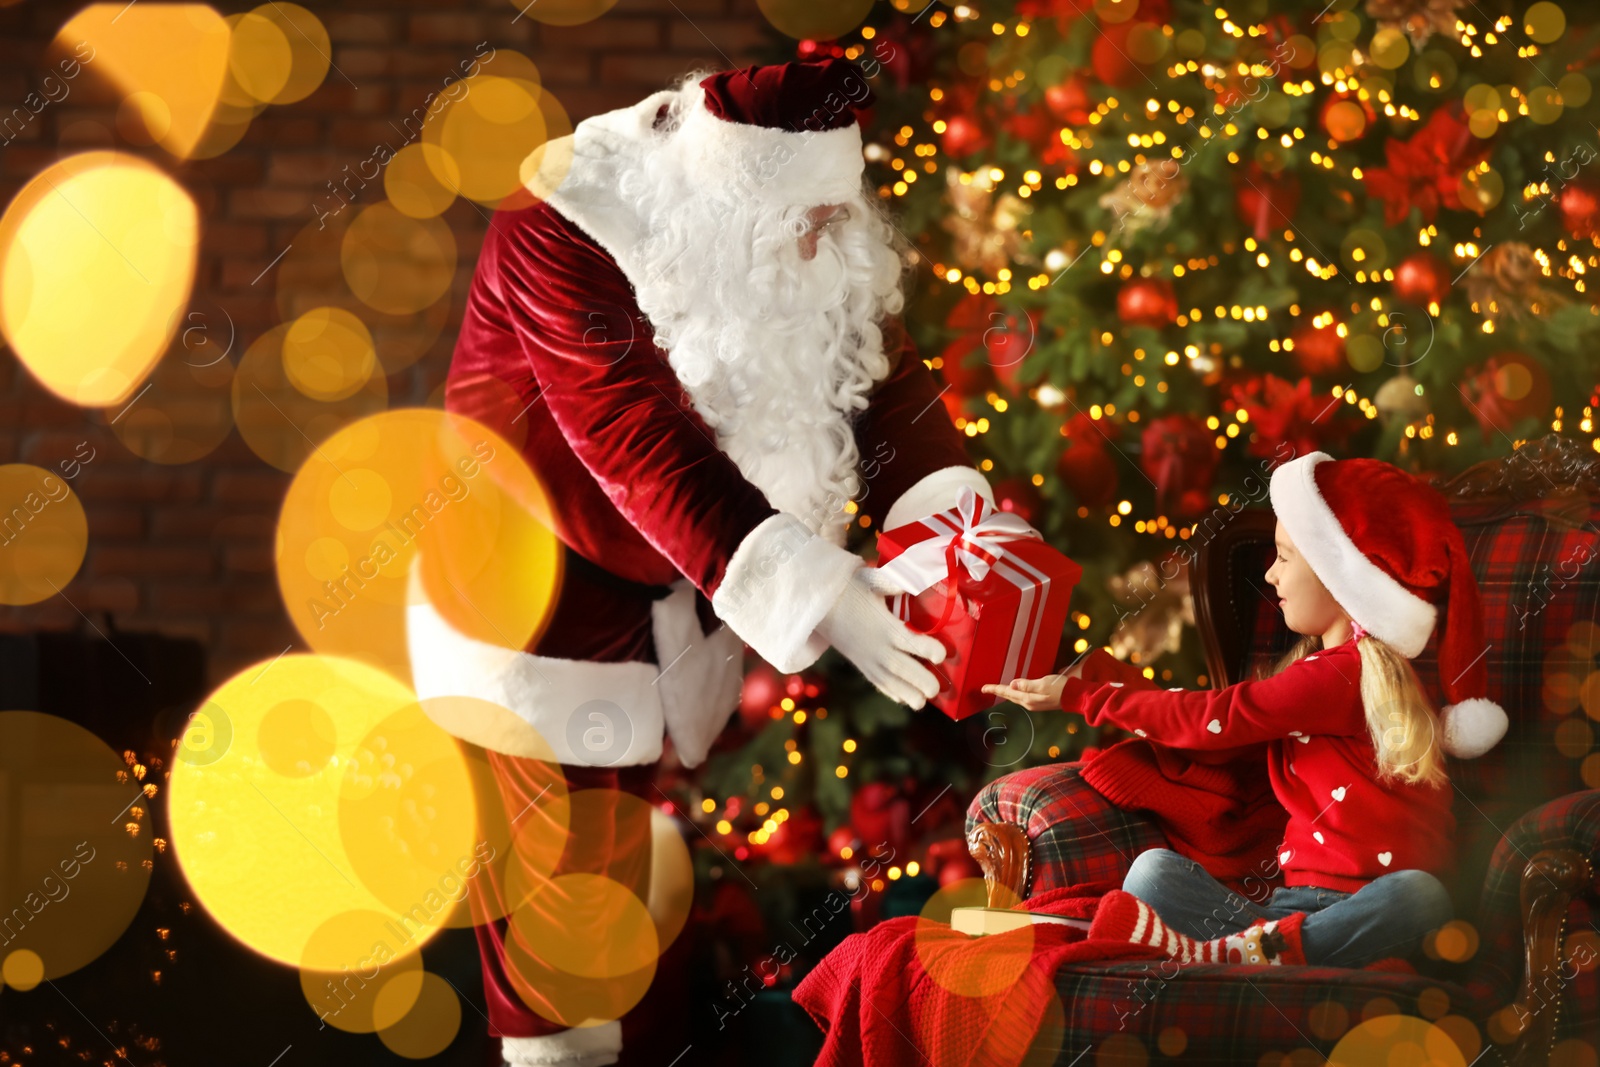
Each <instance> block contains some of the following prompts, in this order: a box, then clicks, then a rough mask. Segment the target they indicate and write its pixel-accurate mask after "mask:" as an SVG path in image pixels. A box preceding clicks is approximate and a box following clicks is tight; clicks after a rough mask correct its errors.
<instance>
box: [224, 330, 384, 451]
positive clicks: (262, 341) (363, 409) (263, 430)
mask: <svg viewBox="0 0 1600 1067" xmlns="http://www.w3.org/2000/svg"><path fill="white" fill-rule="evenodd" d="M289 329H290V324H280V325H278V326H274V327H273V328H272V329H270V330H268V331H267V332H266V333H264V334H262V335H261V336H260V337H259V338H257V339H256V341H255V343H254V344H252V345H251V346H250V347H249V348H248V349H247V350H246V351H245V354H244V358H243V359H241V360H240V361H239V366H238V367H237V368H236V369H235V370H234V374H233V387H232V393H231V396H232V401H233V417H234V421H235V423H237V424H238V427H239V436H241V437H243V438H244V442H245V444H247V445H249V446H250V450H251V451H252V452H254V453H255V454H256V455H257V456H260V457H261V458H262V459H263V460H265V461H266V462H268V463H270V464H272V466H274V467H277V468H278V469H279V470H281V471H289V472H292V471H294V470H296V469H297V468H299V466H300V465H301V464H302V463H303V462H305V459H306V457H307V456H310V455H312V454H313V453H315V452H316V450H317V447H318V446H319V445H320V444H321V443H322V442H323V441H325V440H326V439H327V438H329V437H331V436H332V435H333V434H334V433H336V432H338V430H339V429H340V428H341V427H343V426H345V425H346V424H348V423H350V422H354V421H355V420H357V419H361V418H364V417H366V416H368V415H372V414H375V413H376V412H379V411H382V410H383V409H384V408H385V407H386V406H387V405H388V401H389V387H388V384H389V383H388V380H387V379H386V378H385V377H384V376H383V375H382V374H373V375H371V376H369V377H368V378H367V380H366V381H365V382H364V383H362V385H361V388H359V389H357V390H356V391H355V392H354V393H351V394H350V395H349V396H347V397H344V398H343V399H341V400H332V401H322V400H316V399H313V398H312V397H309V396H306V395H305V394H304V393H302V392H301V391H300V390H299V389H296V388H295V387H294V385H293V384H291V383H290V381H289V378H288V374H287V373H286V371H285V368H284V358H283V347H284V341H285V339H286V338H287V336H288V333H289Z"/></svg>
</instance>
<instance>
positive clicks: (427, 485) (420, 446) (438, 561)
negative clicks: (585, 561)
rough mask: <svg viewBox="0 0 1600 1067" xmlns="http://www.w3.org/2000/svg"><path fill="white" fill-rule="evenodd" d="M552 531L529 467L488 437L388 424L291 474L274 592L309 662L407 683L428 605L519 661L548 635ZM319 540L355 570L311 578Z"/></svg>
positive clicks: (446, 420) (407, 416)
mask: <svg viewBox="0 0 1600 1067" xmlns="http://www.w3.org/2000/svg"><path fill="white" fill-rule="evenodd" d="M552 522H553V519H552V516H551V510H550V503H549V501H548V498H547V497H546V495H545V491H544V489H543V488H542V487H541V486H540V485H539V483H538V481H537V480H536V478H535V477H534V475H533V472H532V471H531V470H529V468H528V465H527V463H526V461H525V460H524V459H523V458H522V456H521V455H520V454H519V453H518V452H517V451H516V450H515V449H514V448H512V447H511V446H510V445H509V444H507V443H506V442H505V441H504V440H502V439H501V438H499V437H498V436H496V435H495V434H494V433H493V432H491V431H490V430H488V429H486V428H485V427H483V426H481V425H480V424H478V423H476V422H474V421H472V420H471V419H468V418H465V417H463V416H459V415H452V414H448V413H446V412H442V411H438V410H433V409H426V408H407V409H400V410H396V411H392V412H387V413H384V414H382V415H377V416H374V417H372V418H369V419H364V420H361V421H360V422H356V423H354V424H352V425H351V426H348V427H346V428H344V429H342V430H340V431H339V432H338V433H337V434H334V435H332V436H330V437H328V438H327V439H325V440H322V441H321V442H320V443H319V444H318V447H317V449H316V450H315V452H313V453H311V454H309V455H308V456H307V458H306V460H305V462H304V464H303V465H302V466H301V468H300V470H299V471H298V472H297V473H296V475H295V478H294V481H293V482H292V483H291V484H290V486H289V491H288V493H287V494H286V496H285V498H284V502H283V510H282V512H281V514H280V516H279V520H278V539H277V548H276V557H277V568H278V587H279V589H280V590H281V591H282V593H283V601H284V605H285V607H286V608H287V610H288V613H289V617H290V619H291V620H292V621H293V622H294V624H295V626H296V628H297V629H298V630H299V631H300V633H301V635H302V636H304V638H305V639H306V641H307V642H308V643H309V644H310V645H311V647H312V648H314V649H317V650H318V651H322V652H329V653H336V654H339V655H345V656H352V657H355V658H358V659H362V660H365V661H367V662H369V663H374V664H377V665H379V666H381V667H383V668H384V669H385V670H388V671H389V672H390V673H392V674H393V675H394V676H395V677H397V678H409V677H410V659H409V655H408V652H407V642H406V613H407V612H406V609H407V605H408V604H409V603H420V602H421V598H424V597H425V598H426V600H427V601H428V602H429V603H431V604H432V605H433V608H434V610H435V611H436V612H438V614H439V615H440V616H442V617H443V618H444V619H445V620H446V621H447V622H448V623H449V625H451V626H452V627H453V628H454V629H456V630H458V631H460V632H462V633H464V634H467V635H469V636H471V637H473V638H476V639H477V640H480V641H484V642H487V643H490V644H494V645H499V646H502V647H508V648H514V649H517V650H521V649H523V648H525V647H527V643H528V642H529V641H530V640H531V639H532V638H533V637H534V635H535V634H537V633H539V632H541V629H542V627H543V625H544V624H545V621H546V619H547V616H548V614H549V611H550V609H551V607H552V605H553V603H554V598H555V592H556V589H557V588H558V586H559V582H560V574H561V551H560V542H559V541H557V539H556V537H555V534H554V533H553V532H552V529H551V524H552ZM323 538H328V539H332V540H334V541H337V542H339V543H340V544H341V545H343V546H344V550H345V555H346V557H347V558H348V559H349V561H350V563H349V565H348V569H345V570H341V572H340V574H339V576H338V577H336V578H334V579H332V580H330V579H327V578H323V577H319V576H318V574H319V573H325V571H323V570H321V569H320V568H319V569H318V570H317V571H313V570H312V569H311V568H310V567H308V556H307V551H308V549H309V547H310V546H311V545H312V544H313V543H315V542H319V541H320V540H321V539H323ZM318 553H319V556H318V557H317V558H320V559H323V560H326V559H328V558H329V552H328V547H327V546H321V547H319V549H318ZM419 558H420V562H417V561H418V560H419ZM413 572H415V578H416V581H417V582H418V586H417V589H416V591H415V594H414V596H415V599H413V593H412V586H411V583H412V580H413Z"/></svg>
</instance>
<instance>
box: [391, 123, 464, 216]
mask: <svg viewBox="0 0 1600 1067" xmlns="http://www.w3.org/2000/svg"><path fill="white" fill-rule="evenodd" d="M460 188H461V168H460V167H458V166H457V165H456V161H455V159H454V158H452V157H451V155H450V153H449V152H446V151H445V150H444V149H442V148H440V147H439V146H438V145H434V144H429V143H428V142H426V141H418V142H416V143H414V144H408V145H406V146H405V147H404V148H402V149H400V151H399V152H397V153H395V157H394V158H393V159H391V160H390V161H389V165H388V166H387V167H385V168H384V171H383V191H384V193H385V194H386V195H387V196H388V197H389V203H391V204H393V205H394V207H395V210H396V211H399V212H401V213H402V214H405V215H410V216H411V217H412V218H414V219H431V218H433V217H434V216H435V215H439V214H442V213H443V212H444V210H445V209H446V208H448V207H449V206H450V205H451V204H453V203H454V202H455V199H456V190H458V189H460Z"/></svg>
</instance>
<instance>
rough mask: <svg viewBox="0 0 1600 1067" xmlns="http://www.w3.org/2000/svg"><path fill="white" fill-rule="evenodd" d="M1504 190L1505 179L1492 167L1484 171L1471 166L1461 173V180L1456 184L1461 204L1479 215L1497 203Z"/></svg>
mask: <svg viewBox="0 0 1600 1067" xmlns="http://www.w3.org/2000/svg"><path fill="white" fill-rule="evenodd" d="M1505 191H1506V182H1505V179H1504V178H1502V177H1501V176H1500V172H1499V171H1497V170H1494V169H1493V168H1490V169H1489V170H1487V171H1484V170H1479V169H1478V168H1476V167H1472V168H1470V169H1468V170H1467V172H1466V173H1465V174H1463V175H1461V181H1460V183H1459V184H1458V186H1457V192H1458V194H1459V195H1460V197H1461V205H1462V206H1463V207H1465V208H1466V209H1467V210H1468V211H1476V212H1477V213H1478V214H1480V215H1482V214H1485V213H1486V212H1488V210H1489V209H1490V208H1492V207H1494V206H1495V205H1496V204H1498V203H1499V202H1500V198H1501V197H1502V196H1504V195H1505Z"/></svg>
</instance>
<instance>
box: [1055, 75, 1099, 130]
mask: <svg viewBox="0 0 1600 1067" xmlns="http://www.w3.org/2000/svg"><path fill="white" fill-rule="evenodd" d="M1044 106H1045V107H1047V108H1049V109H1050V114H1052V115H1054V116H1055V117H1056V118H1058V119H1060V120H1061V121H1062V122H1064V123H1066V124H1067V125H1068V126H1083V125H1086V124H1087V123H1088V122H1089V112H1090V111H1092V110H1094V100H1093V99H1092V98H1091V97H1090V96H1089V82H1088V81H1087V80H1086V79H1085V78H1084V77H1083V75H1081V74H1074V75H1073V76H1072V77H1070V78H1068V79H1067V80H1066V81H1064V82H1062V83H1061V84H1060V85H1052V86H1050V87H1049V88H1048V89H1046V90H1045V91H1044Z"/></svg>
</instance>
